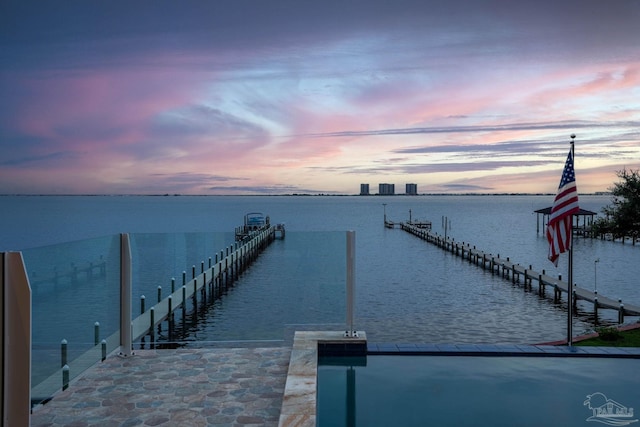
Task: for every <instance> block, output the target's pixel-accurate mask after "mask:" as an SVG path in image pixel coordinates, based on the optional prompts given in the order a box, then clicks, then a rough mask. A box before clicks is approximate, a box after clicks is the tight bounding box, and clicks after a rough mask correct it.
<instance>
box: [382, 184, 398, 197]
mask: <svg viewBox="0 0 640 427" xmlns="http://www.w3.org/2000/svg"><path fill="white" fill-rule="evenodd" d="M378 194H380V195H383V196H392V195H394V194H396V185H395V184H387V183H383V184H378Z"/></svg>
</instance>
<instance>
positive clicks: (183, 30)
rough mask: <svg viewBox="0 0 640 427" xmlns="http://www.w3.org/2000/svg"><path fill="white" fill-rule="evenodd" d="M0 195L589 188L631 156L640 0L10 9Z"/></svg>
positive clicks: (639, 159) (634, 155)
mask: <svg viewBox="0 0 640 427" xmlns="http://www.w3.org/2000/svg"><path fill="white" fill-rule="evenodd" d="M0 10H1V11H2V13H0V52H1V53H0V65H1V66H0V93H1V94H2V96H1V97H0V150H1V151H2V153H3V154H2V156H1V157H0V194H13V193H29V194H31V193H37V194H41V193H53V194H58V193H65V194H68V193H71V194H77V193H92V194H111V193H125V194H134V193H141V194H165V193H168V194H174V193H180V194H275V193H279V192H282V193H357V192H358V191H359V184H360V183H361V182H370V183H371V184H373V185H375V184H376V183H377V182H379V181H380V180H384V181H386V182H397V183H399V184H400V183H404V182H416V183H418V189H419V191H421V192H422V191H424V192H447V193H448V192H512V191H526V192H553V191H555V189H556V188H557V182H558V179H559V174H560V172H561V169H562V165H563V162H564V160H563V158H564V156H566V152H567V150H568V147H569V144H568V143H569V135H570V134H572V133H575V134H577V138H576V174H577V178H578V180H579V181H580V182H579V183H578V186H579V188H580V190H581V191H585V192H587V191H589V192H590V191H605V190H606V189H607V188H608V187H610V186H611V184H612V182H614V181H615V180H616V175H615V172H616V171H617V170H620V169H621V168H623V167H627V168H633V169H637V168H640V130H639V129H640V126H639V125H640V58H639V57H638V54H637V52H638V51H637V40H640V27H639V26H638V25H637V23H638V22H639V21H640V8H639V7H638V4H637V2H636V1H635V0H620V1H616V2H608V3H607V2H601V1H599V0H570V1H566V2H560V3H556V4H545V5H541V4H539V3H538V2H532V1H528V0H517V1H515V2H507V1H504V0H487V1H479V2H464V1H447V2H441V1H436V0H434V1H431V0H429V1H421V0H400V1H398V2H388V1H382V0H381V1H377V0H373V1H364V0H355V1H350V2H346V3H345V2H338V1H333V0H331V1H327V2H319V3H308V4H306V3H296V2H289V1H286V0H276V1H273V2H254V1H249V0H237V1H227V0H222V1H215V2H209V1H199V0H188V1H186V2H181V3H175V2H172V1H164V0H160V1H157V2H154V3H153V7H151V4H149V3H146V2H134V3H130V2H121V1H115V2H108V3H95V2H83V1H75V0H71V1H68V2H64V3H58V2H56V3H55V4H54V3H48V2H45V3H42V2H34V1H32V0H27V1H24V2H7V3H4V4H3V5H2V7H0Z"/></svg>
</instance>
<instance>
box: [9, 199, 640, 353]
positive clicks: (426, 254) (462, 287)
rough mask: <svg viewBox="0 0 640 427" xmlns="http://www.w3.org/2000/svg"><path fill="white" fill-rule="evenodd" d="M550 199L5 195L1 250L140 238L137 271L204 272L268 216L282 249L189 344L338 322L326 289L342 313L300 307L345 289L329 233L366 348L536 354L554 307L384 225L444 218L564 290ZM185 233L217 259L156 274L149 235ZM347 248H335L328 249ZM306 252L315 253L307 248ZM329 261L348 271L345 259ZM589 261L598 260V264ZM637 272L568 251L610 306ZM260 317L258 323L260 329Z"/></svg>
mask: <svg viewBox="0 0 640 427" xmlns="http://www.w3.org/2000/svg"><path fill="white" fill-rule="evenodd" d="M552 200H553V196H418V197H408V196H395V197H378V196H371V197H359V196H352V197H351V196H345V197H329V196H327V197H324V196H306V197H305V196H299V197H284V196H282V197H279V196H276V197H260V196H251V197H240V196H237V197H236V196H228V197H190V196H180V197H140V196H124V197H119V196H112V197H101V196H95V197H86V196H71V197H62V196H60V197H49V196H43V197H27V196H21V197H12V196H11V197H10V196H3V197H0V203H1V204H2V209H0V224H2V225H1V226H0V227H1V228H0V250H23V249H27V248H34V247H40V246H46V245H51V244H57V243H61V242H67V241H75V240H81V239H87V238H98V237H101V236H108V235H111V234H116V233H121V232H128V233H145V237H142V236H140V237H139V238H138V241H139V242H140V243H139V246H140V249H141V250H140V251H139V253H138V259H140V258H144V262H145V263H147V264H148V263H152V262H156V263H159V264H162V265H166V264H172V266H171V268H173V270H174V271H176V272H179V271H182V270H189V269H190V268H191V265H192V264H193V263H196V262H198V259H197V257H200V258H201V259H206V258H207V257H209V256H212V255H214V254H215V253H216V252H217V251H218V250H219V249H222V248H223V246H224V245H226V244H228V242H229V241H230V240H231V239H232V234H231V233H230V232H231V231H232V230H233V229H234V228H235V227H236V226H238V225H240V224H241V222H242V218H243V215H244V214H245V213H247V212H252V211H262V212H265V213H267V214H269V215H270V217H271V219H272V222H274V223H276V222H277V223H280V222H282V223H285V224H286V227H287V238H286V239H285V240H283V241H276V242H275V243H274V244H273V245H272V246H271V247H270V248H269V249H268V250H267V251H266V252H265V253H264V254H263V255H262V256H261V257H260V258H259V260H258V261H257V263H256V264H254V265H253V266H252V267H251V268H250V269H249V270H248V271H247V272H246V273H245V274H244V275H243V277H242V278H241V281H240V282H239V283H238V284H237V285H236V286H235V287H234V288H233V289H232V290H231V291H230V292H229V293H228V294H227V295H226V296H225V298H223V299H221V300H219V301H217V302H216V303H214V304H213V305H211V306H209V307H203V309H202V310H201V312H200V313H199V314H198V318H199V321H198V322H197V324H196V323H194V324H193V325H191V326H189V327H186V329H187V331H188V334H189V335H188V338H187V339H188V340H198V341H212V340H227V339H229V340H234V339H257V338H256V337H258V336H259V337H261V338H264V339H276V340H277V339H283V336H282V335H283V334H282V332H281V331H280V330H278V331H276V332H275V333H267V332H265V331H268V330H271V331H272V332H273V329H274V328H273V327H272V326H271V325H272V322H274V324H275V323H277V322H281V323H284V324H287V325H290V329H294V328H295V323H296V322H297V321H298V317H297V316H296V315H295V314H292V313H295V311H296V310H294V309H292V308H291V307H292V306H293V305H295V306H296V307H297V308H298V309H299V310H304V311H306V314H305V313H301V314H300V316H303V315H306V316H310V317H311V318H312V319H313V322H314V323H315V322H317V323H318V324H323V323H325V324H339V323H340V322H342V323H344V318H343V315H342V314H341V312H342V311H343V307H342V306H341V305H340V304H341V303H340V302H339V301H341V300H342V299H341V298H342V297H341V296H340V295H338V296H337V297H336V296H335V295H334V294H333V292H335V291H334V290H333V288H331V286H330V285H329V284H328V285H327V288H328V289H329V288H330V289H331V292H332V293H331V294H330V297H331V298H334V297H335V298H336V303H335V306H336V307H337V308H336V309H335V310H333V309H331V310H327V309H326V308H325V307H326V306H325V305H322V308H321V309H317V313H314V312H313V310H314V304H315V303H314V301H318V300H321V299H322V295H317V296H315V298H317V299H314V298H309V299H308V300H307V299H305V297H304V295H305V288H304V286H305V284H306V283H308V282H309V280H311V279H310V278H311V277H312V276H313V277H315V278H316V279H314V280H324V281H328V282H332V281H333V282H335V283H337V284H338V285H339V286H340V287H341V286H343V281H344V279H343V278H342V274H343V272H344V265H343V264H341V262H338V261H335V260H334V259H333V258H332V261H331V263H337V265H338V267H337V268H338V269H337V270H336V271H333V272H326V271H325V270H326V268H325V270H323V269H322V268H319V266H322V259H323V257H325V255H326V253H327V252H330V251H331V250H332V249H330V248H328V247H327V248H326V250H324V251H323V244H322V242H323V241H325V240H326V239H329V240H331V239H336V237H335V235H334V234H333V233H328V234H327V235H326V236H330V237H323V234H322V233H318V232H334V231H340V232H343V231H346V230H355V231H356V251H357V255H356V281H357V290H356V317H357V319H356V326H357V328H358V329H361V330H365V331H366V332H367V334H368V337H369V339H370V340H372V341H375V342H383V341H389V342H459V343H464V342H487V343H532V342H542V341H550V340H556V339H562V338H563V337H564V334H565V330H566V325H565V323H566V313H565V311H564V307H563V305H562V304H560V305H556V304H554V303H553V301H551V300H549V298H548V297H546V298H545V297H539V296H538V295H537V294H536V293H535V292H533V293H531V292H524V291H523V290H522V288H520V287H519V286H513V285H511V283H510V282H509V281H505V280H503V279H500V278H498V277H495V276H492V275H491V274H490V273H489V274H487V273H485V272H484V271H482V270H480V269H478V268H477V267H475V266H473V265H469V264H468V262H466V261H462V260H461V259H459V258H457V257H454V256H452V255H451V254H448V253H445V252H443V251H441V250H439V249H437V248H435V247H434V246H432V245H430V244H427V243H425V242H423V241H421V240H419V239H418V238H416V237H414V236H411V235H409V234H407V233H404V232H402V231H400V230H389V229H385V228H384V227H383V226H382V220H383V212H384V211H386V214H387V217H388V218H389V219H391V220H395V221H402V220H407V219H408V218H409V215H410V214H411V216H412V218H413V219H426V220H430V221H432V222H433V229H434V231H436V232H439V233H442V234H443V233H444V230H443V229H442V217H443V216H446V217H447V218H448V220H449V221H450V223H451V227H450V229H449V230H448V235H449V236H451V237H453V238H455V239H456V240H457V241H464V242H469V243H471V244H472V245H475V246H476V247H477V248H479V249H482V250H484V251H486V252H490V253H494V254H500V256H502V257H507V256H508V257H510V259H511V260H512V261H514V262H516V263H520V264H523V265H527V266H528V265H532V266H533V268H534V269H536V270H538V271H541V270H542V269H545V270H546V272H547V274H551V275H558V274H561V275H563V276H565V277H566V271H567V266H566V256H563V257H561V262H560V264H559V267H558V268H557V269H556V268H555V267H554V266H553V265H552V264H551V263H550V262H549V261H548V260H547V259H546V254H547V243H546V240H545V238H544V237H543V235H542V233H541V232H540V233H537V231H536V230H537V222H536V215H535V214H534V213H533V211H534V210H536V209H539V208H543V207H546V206H549V205H550V204H551V203H552ZM609 202H610V198H609V197H608V196H582V197H581V207H583V208H585V209H589V210H592V211H595V212H600V211H601V208H602V207H603V206H605V205H607V204H608V203H609ZM383 203H384V204H386V206H383ZM410 211H411V213H410ZM185 232H190V233H195V234H194V236H197V234H198V233H213V232H217V233H226V235H225V236H224V237H218V238H216V239H218V240H216V244H218V243H219V245H220V247H217V248H213V247H212V249H211V252H213V253H203V254H192V257H191V258H193V257H196V259H191V258H190V257H189V256H186V257H185V256H184V254H178V253H176V255H175V256H170V257H167V258H166V259H162V260H160V261H158V260H157V258H155V257H152V256H150V255H149V251H150V249H148V248H153V247H157V246H158V245H157V244H154V241H155V240H157V239H163V238H162V237H158V236H155V237H154V236H153V234H149V233H185ZM193 239H197V237H193ZM337 239H339V240H340V239H342V235H340V237H339V238H337ZM341 244H342V243H340V242H339V241H338V242H337V243H336V244H335V245H333V246H332V248H333V247H338V248H340V247H341ZM209 246H211V243H209ZM308 246H311V247H312V249H305V247H308ZM145 248H146V249H145ZM206 251H209V249H206ZM332 257H333V255H332ZM135 259H136V258H134V263H135V262H136V261H135ZM336 259H340V260H342V259H343V254H338V256H337V258H336ZM596 259H599V260H600V261H599V262H598V263H597V264H596V263H595V260H596ZM154 260H155V261H154ZM325 261H326V260H325ZM638 261H640V245H638V246H632V245H630V244H626V245H623V244H621V243H613V242H606V241H600V240H595V239H582V238H578V239H576V241H575V248H574V263H575V268H574V277H575V281H576V282H577V283H578V285H580V286H584V287H586V288H592V287H595V286H597V289H598V292H599V293H600V294H603V295H606V296H609V297H612V298H622V299H623V301H630V302H633V303H636V304H638V303H640V292H639V291H638V281H637V278H638V277H640V262H638ZM182 263H184V264H182ZM326 263H327V262H325V264H326ZM324 273H326V275H325V274H324ZM174 274H177V273H174ZM174 274H169V273H167V275H168V276H169V275H174ZM142 276H143V277H137V279H136V280H137V281H138V282H139V283H137V284H134V287H135V286H137V287H138V288H137V290H138V292H140V293H147V294H148V295H149V292H153V291H154V289H155V288H156V287H157V285H158V280H164V284H165V285H166V283H168V281H169V280H170V277H166V278H156V277H154V278H153V280H147V279H148V277H147V276H148V275H146V274H145V275H142ZM534 288H535V287H534ZM145 289H146V290H145ZM339 292H341V290H339ZM294 295H295V297H294ZM328 295H329V294H328ZM134 297H135V295H134ZM287 298H289V299H297V300H295V301H287ZM282 301H286V308H282V307H280V305H279V304H280V302H282ZM34 305H35V303H34ZM578 314H579V316H578V318H577V319H576V320H575V326H574V328H575V331H576V332H580V331H584V330H588V329H590V328H592V325H591V323H590V320H591V319H590V316H591V310H590V307H587V306H580V307H579V313H578ZM601 315H602V319H601V320H602V321H604V322H607V321H613V320H615V319H616V313H615V312H608V311H607V310H603V311H601ZM256 316H257V317H258V318H260V319H261V320H260V321H258V322H256V321H255V320H254V319H256ZM272 318H273V319H272ZM629 320H633V319H629ZM230 325H234V327H231V326H230ZM256 330H258V331H262V332H260V333H257V332H255V331H256ZM240 331H241V332H240ZM252 331H253V332H252Z"/></svg>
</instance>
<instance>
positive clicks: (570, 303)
mask: <svg viewBox="0 0 640 427" xmlns="http://www.w3.org/2000/svg"><path fill="white" fill-rule="evenodd" d="M575 137H576V135H575V134H573V133H572V134H571V143H570V144H571V158H572V159H573V165H574V168H575V164H576V157H575V147H574V139H575ZM569 233H571V237H570V239H571V243H569V272H568V273H569V274H568V276H569V278H568V280H569V283H568V286H567V304H568V307H567V345H568V346H569V347H572V346H573V215H571V227H570V231H569Z"/></svg>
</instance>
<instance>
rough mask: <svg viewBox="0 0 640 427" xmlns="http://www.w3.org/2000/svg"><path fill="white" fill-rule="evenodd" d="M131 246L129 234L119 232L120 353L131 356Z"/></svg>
mask: <svg viewBox="0 0 640 427" xmlns="http://www.w3.org/2000/svg"><path fill="white" fill-rule="evenodd" d="M131 274H132V271H131V246H130V245H129V235H128V234H126V233H122V234H120V355H121V356H131V354H132V352H131V349H132V348H133V343H132V339H131V335H132V333H131V299H132V297H131Z"/></svg>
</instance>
